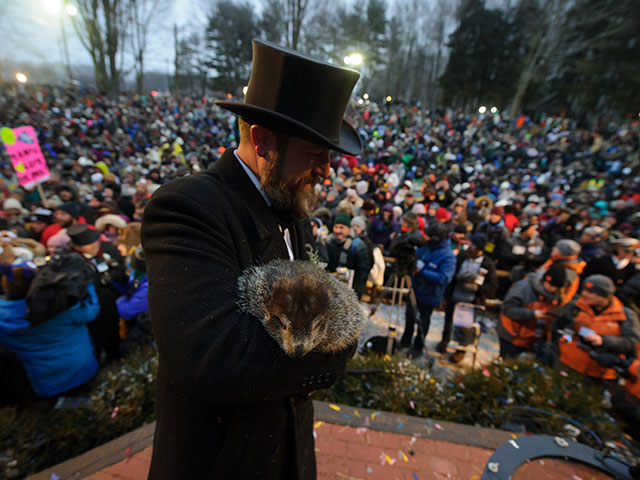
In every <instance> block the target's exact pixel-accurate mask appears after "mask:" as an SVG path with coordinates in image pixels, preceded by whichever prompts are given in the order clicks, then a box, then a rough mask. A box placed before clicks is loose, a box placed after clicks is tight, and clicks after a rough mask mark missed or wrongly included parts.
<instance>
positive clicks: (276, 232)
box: [208, 149, 289, 264]
mask: <svg viewBox="0 0 640 480" xmlns="http://www.w3.org/2000/svg"><path fill="white" fill-rule="evenodd" d="M208 173H210V174H212V175H213V176H215V177H218V178H219V179H220V181H221V182H222V183H223V184H224V185H225V186H226V187H227V188H228V190H229V194H230V195H233V196H234V197H235V199H236V201H237V202H239V203H240V204H244V207H245V208H240V207H239V208H237V209H236V212H238V213H240V212H242V211H245V212H247V213H248V215H249V218H248V219H247V220H246V221H248V223H251V224H253V226H254V228H255V229H256V231H257V233H258V238H257V239H255V240H256V241H257V245H256V246H255V252H256V253H255V254H254V255H253V257H254V258H253V261H254V264H262V263H266V262H269V261H270V260H272V259H274V258H288V257H289V253H288V251H287V246H286V244H285V242H284V238H283V237H282V233H281V232H280V228H279V226H278V220H277V218H276V216H275V215H274V213H273V211H272V210H271V208H270V207H269V205H267V202H266V201H265V199H264V198H263V197H262V194H261V193H260V191H258V189H257V188H256V186H255V185H254V184H253V182H252V181H251V178H249V176H248V175H247V173H246V172H245V170H244V168H242V166H241V165H240V163H239V161H238V159H237V158H236V156H235V155H234V154H233V151H232V150H231V149H227V150H226V151H225V152H224V153H223V154H222V156H221V157H220V158H219V159H218V160H217V161H216V162H215V164H214V165H213V167H211V170H209V172H208Z"/></svg>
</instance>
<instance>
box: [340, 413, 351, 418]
mask: <svg viewBox="0 0 640 480" xmlns="http://www.w3.org/2000/svg"><path fill="white" fill-rule="evenodd" d="M342 416H343V417H344V418H351V415H347V414H346V413H343V414H342Z"/></svg>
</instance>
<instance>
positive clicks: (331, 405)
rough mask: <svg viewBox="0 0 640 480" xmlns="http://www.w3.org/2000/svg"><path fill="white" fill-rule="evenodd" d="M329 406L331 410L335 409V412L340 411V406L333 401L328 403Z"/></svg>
mask: <svg viewBox="0 0 640 480" xmlns="http://www.w3.org/2000/svg"><path fill="white" fill-rule="evenodd" d="M329 408H330V409H331V410H335V411H336V412H339V411H340V407H339V406H338V405H335V404H333V403H330V404H329Z"/></svg>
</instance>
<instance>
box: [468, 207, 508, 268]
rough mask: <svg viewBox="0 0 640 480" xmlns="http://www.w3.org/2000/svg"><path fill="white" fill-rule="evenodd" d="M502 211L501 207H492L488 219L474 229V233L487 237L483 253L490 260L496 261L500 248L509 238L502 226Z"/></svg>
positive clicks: (506, 230)
mask: <svg viewBox="0 0 640 480" xmlns="http://www.w3.org/2000/svg"><path fill="white" fill-rule="evenodd" d="M503 217H504V209H503V208H502V207H493V208H492V209H491V214H490V215H489V219H488V220H485V221H484V222H482V223H481V224H480V225H478V227H477V228H476V230H475V232H474V233H484V234H485V235H486V236H487V245H486V246H485V253H486V254H487V255H488V256H489V257H491V259H497V258H498V256H499V254H500V252H501V251H502V248H503V247H502V246H503V245H504V243H505V242H506V241H507V239H508V238H509V229H508V228H507V227H506V226H505V224H504V219H503Z"/></svg>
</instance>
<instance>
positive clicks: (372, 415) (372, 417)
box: [371, 412, 376, 420]
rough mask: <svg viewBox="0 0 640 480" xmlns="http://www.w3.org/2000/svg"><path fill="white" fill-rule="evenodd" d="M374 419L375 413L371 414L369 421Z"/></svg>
mask: <svg viewBox="0 0 640 480" xmlns="http://www.w3.org/2000/svg"><path fill="white" fill-rule="evenodd" d="M375 419H376V412H373V413H372V414H371V420H375Z"/></svg>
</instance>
